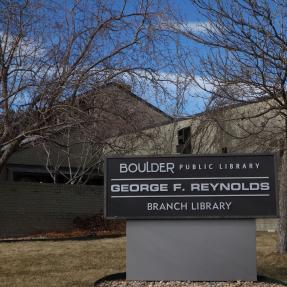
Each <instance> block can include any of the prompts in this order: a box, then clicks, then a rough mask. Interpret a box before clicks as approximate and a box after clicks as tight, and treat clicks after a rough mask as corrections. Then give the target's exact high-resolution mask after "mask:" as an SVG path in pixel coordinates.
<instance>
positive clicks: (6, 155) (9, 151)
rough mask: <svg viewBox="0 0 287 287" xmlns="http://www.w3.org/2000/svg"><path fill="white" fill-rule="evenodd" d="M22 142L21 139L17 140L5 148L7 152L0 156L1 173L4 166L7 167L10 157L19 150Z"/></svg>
mask: <svg viewBox="0 0 287 287" xmlns="http://www.w3.org/2000/svg"><path fill="white" fill-rule="evenodd" d="M20 142H21V141H20V139H19V140H15V141H13V142H11V143H10V144H8V145H7V146H5V150H4V151H3V153H2V154H1V156H0V173H1V171H2V170H3V168H4V166H5V165H6V163H7V161H8V159H9V157H10V156H11V155H12V154H13V153H14V152H15V150H16V149H17V148H18V146H19V144H20Z"/></svg>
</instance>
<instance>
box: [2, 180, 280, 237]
mask: <svg viewBox="0 0 287 287" xmlns="http://www.w3.org/2000/svg"><path fill="white" fill-rule="evenodd" d="M103 193H104V192H103V187H102V186H83V185H82V186H77V185H74V186H73V185H54V184H40V183H9V182H2V183H1V185H0V238H7V237H14V236H26V235H31V234H36V233H40V232H47V231H68V230H71V229H72V228H73V220H74V218H76V217H77V216H80V217H86V216H93V215H95V214H97V213H99V212H101V211H103V207H104V199H103V198H104V194H103ZM256 223H257V230H260V231H275V230H276V225H277V220H276V219H258V220H257V222H256Z"/></svg>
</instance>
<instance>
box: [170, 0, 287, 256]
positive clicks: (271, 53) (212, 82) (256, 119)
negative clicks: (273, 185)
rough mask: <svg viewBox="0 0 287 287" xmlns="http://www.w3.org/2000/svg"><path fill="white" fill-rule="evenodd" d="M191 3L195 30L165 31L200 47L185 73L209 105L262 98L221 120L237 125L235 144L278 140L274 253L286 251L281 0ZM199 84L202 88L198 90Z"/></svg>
mask: <svg viewBox="0 0 287 287" xmlns="http://www.w3.org/2000/svg"><path fill="white" fill-rule="evenodd" d="M193 4H194V6H195V9H198V11H199V13H201V15H202V16H203V17H204V19H205V20H204V22H202V23H201V26H200V29H198V27H197V29H194V27H191V26H190V25H188V23H185V22H184V21H182V20H181V21H179V23H177V24H176V25H175V24H174V23H173V24H171V25H170V27H171V29H172V30H173V31H175V32H179V33H180V34H181V35H184V36H185V37H186V38H187V39H190V40H191V41H195V42H196V43H198V44H201V45H202V46H201V47H202V48H203V49H204V52H203V53H202V54H200V53H199V54H198V55H197V59H195V60H194V61H193V66H192V67H189V69H191V70H192V71H193V72H194V71H196V72H195V73H196V74H197V79H201V82H198V84H199V85H200V86H201V87H202V88H203V89H204V90H205V91H206V92H208V93H209V95H210V106H213V107H214V106H221V107H226V106H227V105H229V106H230V105H238V104H240V105H243V104H245V103H248V104H252V103H258V102H260V101H262V100H264V104H259V105H258V106H259V107H260V108H258V106H249V109H252V110H251V112H250V110H249V111H248V110H247V109H245V110H244V109H239V110H240V111H241V112H240V113H239V112H237V113H235V114H232V113H229V118H226V119H225V122H226V123H227V122H228V121H230V120H234V122H233V123H234V124H235V123H236V126H237V131H235V132H234V133H230V134H229V136H230V137H233V138H234V137H237V139H238V140H239V139H248V138H253V139H254V136H256V137H257V139H258V143H260V141H261V144H263V145H264V146H265V147H266V146H269V148H270V147H272V145H274V143H275V139H276V140H278V141H280V142H283V145H281V148H282V151H284V154H283V157H282V167H281V176H280V179H281V180H280V215H281V216H280V221H279V234H280V236H279V250H280V252H281V253H283V252H286V251H287V187H286V178H287V177H286V172H287V165H286V162H287V161H286V158H287V136H286V135H287V125H286V122H287V94H286V92H287V90H286V84H287V53H286V51H287V25H286V23H287V22H286V15H287V6H286V1H283V0H282V1H280V0H279V1H277V0H276V1H275V0H274V1H261V0H256V1H254V0H235V1H223V0H222V1H221V0H217V1H209V0H194V1H193ZM203 82H204V83H205V84H206V83H207V85H205V86H203V85H202V83H203ZM207 87H212V88H209V89H208V88H207ZM247 122H248V124H247ZM271 123H273V124H271ZM274 123H276V124H275V125H274ZM272 125H273V128H272ZM222 127H223V128H224V125H222ZM268 127H269V128H268ZM266 143H269V144H268V145H266ZM273 149H274V147H273Z"/></svg>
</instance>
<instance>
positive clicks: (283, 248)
mask: <svg viewBox="0 0 287 287" xmlns="http://www.w3.org/2000/svg"><path fill="white" fill-rule="evenodd" d="M279 214H280V218H279V223H278V251H279V252H280V254H284V253H286V252H287V139H286V138H285V142H284V153H283V156H282V163H281V172H280V189H279Z"/></svg>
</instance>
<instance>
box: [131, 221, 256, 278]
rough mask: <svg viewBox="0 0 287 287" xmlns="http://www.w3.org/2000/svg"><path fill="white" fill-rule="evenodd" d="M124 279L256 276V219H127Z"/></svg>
mask: <svg viewBox="0 0 287 287" xmlns="http://www.w3.org/2000/svg"><path fill="white" fill-rule="evenodd" d="M127 279H128V280H148V281H149V280H150V281H161V280H163V281H165V280H179V281H180V280H190V281H235V280H243V281H256V279H257V274H256V224H255V220H254V219H240V220H233V219H232V220H229V219H218V220H217V219H216V220H215V219H212V220H206V219H205V220H180V221H179V220H152V221H151V220H135V221H132V220H129V221H128V222H127Z"/></svg>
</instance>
